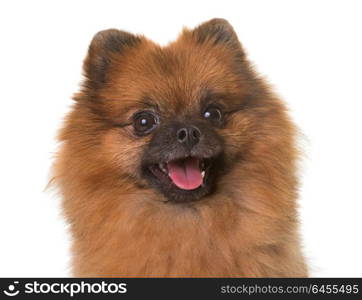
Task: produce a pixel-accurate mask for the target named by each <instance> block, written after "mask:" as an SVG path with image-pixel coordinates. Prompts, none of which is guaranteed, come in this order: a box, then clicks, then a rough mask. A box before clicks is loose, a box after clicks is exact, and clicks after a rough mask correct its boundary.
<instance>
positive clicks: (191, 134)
mask: <svg viewBox="0 0 362 300" xmlns="http://www.w3.org/2000/svg"><path fill="white" fill-rule="evenodd" d="M176 136H177V141H178V142H179V143H181V144H184V145H186V146H187V147H188V148H190V149H191V148H192V147H193V146H195V145H196V144H197V143H198V142H199V141H200V137H201V132H200V130H199V129H198V128H197V127H195V126H189V127H183V128H180V129H179V130H177V133H176Z"/></svg>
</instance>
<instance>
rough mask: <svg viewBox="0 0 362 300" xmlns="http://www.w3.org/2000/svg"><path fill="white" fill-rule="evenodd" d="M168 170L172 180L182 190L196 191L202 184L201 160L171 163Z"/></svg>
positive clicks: (194, 159)
mask: <svg viewBox="0 0 362 300" xmlns="http://www.w3.org/2000/svg"><path fill="white" fill-rule="evenodd" d="M167 168H168V175H169V176H170V178H171V180H172V181H173V183H174V184H175V185H176V186H177V187H179V188H180V189H183V190H194V189H196V188H198V187H199V186H200V185H201V184H202V175H201V172H200V168H199V160H198V159H196V158H192V157H190V158H186V159H184V160H180V161H172V162H169V163H168V164H167Z"/></svg>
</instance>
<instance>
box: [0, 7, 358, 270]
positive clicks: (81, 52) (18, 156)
mask: <svg viewBox="0 0 362 300" xmlns="http://www.w3.org/2000/svg"><path fill="white" fill-rule="evenodd" d="M361 5H362V2H361V1H331V0H329V1H290V0H289V1H288V0H287V1H275V0H274V1H256V0H252V1H240V0H239V1H227V0H224V1H220V0H218V1H210V0H209V1H195V0H194V1H185V0H183V1H164V2H160V1H143V2H140V1H134V0H133V1H105V0H103V1H69V2H67V1H23V2H19V1H1V4H0V114H1V115H0V141H1V147H0V237H1V241H0V276H68V275H69V273H68V268H67V263H68V260H69V253H68V247H69V237H68V236H67V233H66V229H67V227H66V224H65V223H64V222H63V220H62V218H61V213H60V209H59V199H58V198H57V197H56V195H54V194H53V193H51V192H44V188H45V186H46V184H47V181H48V179H49V178H48V176H49V167H50V165H51V161H52V157H53V155H54V153H55V150H56V142H55V135H56V130H57V128H58V127H59V125H60V123H61V120H62V118H63V116H64V115H65V113H66V112H67V111H68V109H69V106H70V105H71V103H72V101H71V96H72V94H73V93H74V92H76V91H77V89H78V84H79V81H80V79H81V75H80V74H81V63H82V60H83V58H84V56H85V54H86V50H87V47H88V44H89V42H90V40H91V38H92V36H93V35H94V34H95V33H96V32H97V31H99V30H102V29H107V28H110V27H115V28H119V29H123V30H129V31H131V32H134V33H143V34H145V35H146V36H148V37H149V38H151V39H154V40H155V41H157V42H159V43H162V44H166V43H167V42H168V41H171V40H172V39H174V38H176V36H177V34H178V33H179V32H180V31H181V29H182V27H183V26H188V27H193V26H195V25H197V24H198V23H200V22H203V21H206V20H208V19H210V18H213V17H223V18H226V19H228V20H229V22H230V23H231V24H232V25H233V26H234V28H235V30H236V32H237V33H238V35H239V38H240V40H241V41H242V43H243V45H244V47H245V49H246V50H247V52H248V53H249V58H250V59H251V60H252V61H253V62H254V63H255V64H256V66H257V69H258V70H259V71H260V72H261V73H262V74H264V75H265V76H266V78H268V79H269V81H270V82H271V83H272V84H273V85H274V86H275V87H276V90H277V92H278V93H279V94H280V95H281V96H282V98H283V99H285V101H286V102H287V103H288V105H289V107H290V109H291V112H292V115H293V118H294V119H295V121H296V123H297V124H298V125H299V126H300V128H301V130H302V131H303V133H304V135H305V138H304V139H303V141H302V144H303V146H304V149H305V152H306V159H305V161H304V163H303V170H304V171H303V178H302V182H303V184H302V187H301V197H300V205H301V210H300V213H301V223H302V228H301V229H302V230H301V232H302V235H303V240H304V245H305V253H306V255H307V257H308V260H309V263H310V265H311V268H312V273H311V274H312V276H330V277H339V276H360V277H361V276H362V258H361V254H362V242H361V228H362V217H361V210H362V204H361V203H362V175H361V172H362V158H361V157H362V144H361V139H362V134H361V132H362V71H361V70H362V59H361V56H362V43H361V37H362V17H361V15H362V7H361Z"/></svg>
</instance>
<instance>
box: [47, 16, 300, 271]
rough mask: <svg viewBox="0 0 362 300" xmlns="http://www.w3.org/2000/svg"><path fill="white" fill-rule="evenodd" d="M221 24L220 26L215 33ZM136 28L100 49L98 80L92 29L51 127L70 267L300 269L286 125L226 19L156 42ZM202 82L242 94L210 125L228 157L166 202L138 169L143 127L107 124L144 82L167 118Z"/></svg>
mask: <svg viewBox="0 0 362 300" xmlns="http://www.w3.org/2000/svg"><path fill="white" fill-rule="evenodd" d="M215 28H216V29H215ZM223 31H226V35H227V38H226V39H225V41H221V42H217V40H216V38H223V37H224V36H223V35H221V36H220V35H219V36H218V34H219V33H220V32H222V33H223V34H225V32H223ZM215 36H216V37H215ZM101 38H103V39H104V33H103V36H101ZM137 39H138V40H137V43H136V45H132V44H127V45H126V46H125V47H124V49H122V51H118V52H112V53H111V54H110V56H109V57H108V60H109V66H108V69H107V74H106V76H107V77H106V83H105V84H103V85H102V86H100V87H99V86H97V87H96V88H95V87H94V86H92V83H94V81H95V79H92V74H91V73H90V72H93V71H92V68H91V63H92V60H95V58H94V57H95V56H94V55H95V54H97V55H98V52H99V51H100V48H101V46H102V44H101V41H100V38H99V36H98V37H96V38H95V39H94V41H93V42H92V45H91V47H90V52H89V54H88V57H87V59H86V60H85V72H86V74H85V75H86V77H87V78H86V81H85V83H84V85H83V87H82V90H81V91H80V92H79V93H78V94H77V95H76V96H75V100H76V102H75V104H74V106H73V109H72V111H71V112H70V114H69V115H68V116H67V119H66V121H65V125H64V127H63V129H62V130H61V133H60V137H59V139H60V141H61V142H62V145H61V148H60V151H59V155H58V157H57V159H56V162H55V165H54V178H55V183H56V184H57V186H58V187H59V189H60V191H61V195H62V197H63V208H64V214H65V217H66V219H67V221H68V222H69V224H70V226H71V227H70V228H71V233H72V237H73V247H72V254H73V263H72V266H73V273H74V275H76V276H120V277H123V276H136V277H137V276H146V277H148V276H159V277H164V276H168V277H176V276H186V277H189V276H191V277H219V276H220V277H230V276H246V277H299V276H301V277H304V276H307V268H306V264H305V262H304V258H303V256H302V253H301V247H300V242H299V238H298V221H297V205H296V198H297V188H298V182H297V178H296V160H297V158H298V151H297V149H296V146H295V135H296V129H295V127H294V125H293V124H292V123H291V121H290V119H289V118H288V115H287V112H286V109H285V107H284V105H283V103H282V102H281V101H280V100H279V99H278V98H277V96H276V95H274V94H273V93H272V91H271V90H270V89H269V87H268V86H267V84H266V83H265V82H264V81H263V80H262V79H260V77H258V76H257V75H256V74H255V72H254V71H253V70H252V68H251V66H250V65H249V63H248V62H247V60H246V58H245V55H244V53H243V51H242V48H241V46H240V44H239V43H238V42H237V43H236V44H235V40H234V39H236V41H237V38H236V36H235V33H234V32H233V30H232V28H231V26H230V25H229V24H228V23H227V22H226V21H224V20H219V19H214V20H211V21H209V22H207V23H204V24H202V25H201V26H199V27H198V28H196V29H195V30H193V31H190V30H184V32H183V33H182V34H181V36H180V37H179V39H178V40H176V41H175V42H173V43H171V44H169V45H168V46H165V47H160V46H158V45H157V44H155V43H153V42H152V41H149V40H147V39H146V38H144V37H137ZM97 51H98V52H97ZM100 55H103V54H100ZM104 55H105V54H104ZM234 58H235V59H234ZM239 63H240V72H235V71H234V70H235V65H236V64H239ZM238 70H239V69H238ZM205 86H211V87H212V88H213V89H214V90H216V91H217V92H218V93H221V94H222V93H224V94H225V93H227V94H230V95H232V96H231V97H230V99H231V100H230V102H235V103H236V102H238V101H241V100H240V99H244V98H245V97H246V98H247V97H248V95H253V98H252V99H251V101H252V104H251V105H250V106H247V107H246V108H245V109H244V110H241V111H239V112H238V113H235V114H234V115H233V116H232V117H231V119H230V120H229V121H228V124H227V126H226V127H225V128H221V129H218V133H219V134H220V135H221V136H222V137H223V138H224V141H225V153H226V158H227V160H228V163H229V164H230V165H232V167H231V168H230V169H229V170H228V172H227V173H226V174H225V175H223V176H222V177H220V178H219V179H218V180H217V182H216V185H217V189H216V191H215V192H214V193H211V194H210V195H208V196H205V197H204V198H203V199H201V200H200V201H196V202H190V203H185V204H170V203H165V202H164V201H163V200H164V196H162V195H161V194H160V193H159V192H158V191H157V190H154V189H152V188H150V187H148V185H147V182H145V181H144V179H143V178H141V177H140V176H139V175H138V171H137V170H138V168H139V164H140V159H141V155H142V153H143V150H144V148H145V147H146V145H147V143H148V142H149V140H150V138H151V137H150V136H146V137H142V138H139V137H135V136H134V135H133V134H132V129H131V128H130V127H125V128H117V127H114V126H112V125H110V124H112V122H113V123H119V122H124V121H126V120H127V118H129V117H130V115H131V114H132V113H133V112H135V111H136V110H137V109H140V108H142V105H143V104H142V101H140V99H142V97H143V95H144V93H147V95H151V97H152V99H153V100H154V101H156V102H157V105H158V107H159V108H160V110H161V111H162V113H163V115H164V116H166V118H176V117H178V118H182V117H186V116H187V115H188V114H192V113H193V112H195V111H196V110H198V109H199V108H198V105H199V103H198V99H199V96H200V94H201V93H202V88H203V87H205ZM253 101H255V102H256V103H258V104H257V105H253ZM230 105H231V103H230ZM105 120H107V121H105ZM108 120H111V121H112V122H110V123H109V122H108Z"/></svg>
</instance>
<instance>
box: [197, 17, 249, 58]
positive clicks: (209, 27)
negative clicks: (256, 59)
mask: <svg viewBox="0 0 362 300" xmlns="http://www.w3.org/2000/svg"><path fill="white" fill-rule="evenodd" d="M191 34H192V36H193V38H194V39H195V40H196V42H197V43H200V44H204V43H211V44H212V45H224V46H227V47H229V48H231V49H232V50H236V51H239V52H241V53H242V54H243V55H244V51H243V50H242V46H241V44H240V42H239V39H238V37H237V35H236V33H235V31H234V29H233V27H232V26H231V25H230V23H229V22H228V21H226V20H225V19H219V18H216V19H211V20H210V21H207V22H205V23H202V24H201V25H199V26H198V27H196V28H195V29H194V30H192V31H191ZM239 54H240V53H239Z"/></svg>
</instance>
